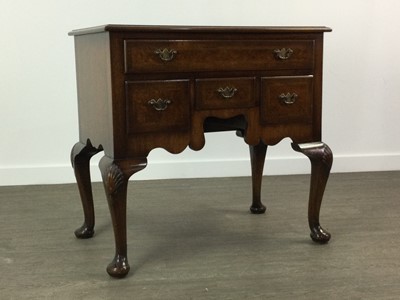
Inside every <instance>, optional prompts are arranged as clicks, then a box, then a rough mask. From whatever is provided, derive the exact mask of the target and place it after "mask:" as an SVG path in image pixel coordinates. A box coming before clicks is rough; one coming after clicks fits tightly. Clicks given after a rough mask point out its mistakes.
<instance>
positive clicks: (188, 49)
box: [124, 40, 314, 73]
mask: <svg viewBox="0 0 400 300" xmlns="http://www.w3.org/2000/svg"><path fill="white" fill-rule="evenodd" d="M124 46H125V72H126V73H143V72H145V73H146V72H199V71H215V70H218V71H246V70H261V71H265V70H282V69H311V68H313V65H314V60H313V57H314V41H312V40H295V41H293V40H290V41H289V40H230V41H221V40H207V41H198V40H178V41H177V40H174V41H169V40H165V41H164V40H154V41H153V40H125V45H124Z"/></svg>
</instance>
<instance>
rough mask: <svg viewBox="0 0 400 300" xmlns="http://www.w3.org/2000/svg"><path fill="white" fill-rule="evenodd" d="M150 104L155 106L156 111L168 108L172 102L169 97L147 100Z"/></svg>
mask: <svg viewBox="0 0 400 300" xmlns="http://www.w3.org/2000/svg"><path fill="white" fill-rule="evenodd" d="M147 103H148V104H149V105H151V106H153V108H154V109H155V110H156V111H163V110H166V109H167V107H168V105H169V104H171V103H172V101H171V100H168V99H161V98H158V99H157V100H156V99H151V100H149V101H148V102H147Z"/></svg>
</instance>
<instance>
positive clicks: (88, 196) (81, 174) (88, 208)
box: [71, 141, 102, 239]
mask: <svg viewBox="0 0 400 300" xmlns="http://www.w3.org/2000/svg"><path fill="white" fill-rule="evenodd" d="M100 151H102V149H101V147H99V148H94V147H93V146H92V144H91V143H90V141H88V142H87V144H86V145H85V144H83V143H81V142H78V143H76V144H75V145H74V147H73V148H72V150H71V164H72V167H73V168H74V173H75V178H76V182H77V184H78V189H79V194H80V196H81V201H82V207H83V214H84V221H83V224H82V226H81V227H79V228H78V229H76V230H75V236H76V237H77V238H79V239H87V238H91V237H92V236H93V234H94V223H95V217H94V206H93V194H92V183H91V180H90V164H89V163H90V159H91V157H92V156H93V155H95V154H97V153H99V152H100Z"/></svg>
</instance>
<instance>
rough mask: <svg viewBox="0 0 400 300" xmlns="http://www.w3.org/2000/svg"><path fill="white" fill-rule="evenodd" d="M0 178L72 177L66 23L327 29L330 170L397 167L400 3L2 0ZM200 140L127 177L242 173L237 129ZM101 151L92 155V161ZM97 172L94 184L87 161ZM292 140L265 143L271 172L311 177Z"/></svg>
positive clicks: (73, 127) (73, 112)
mask: <svg viewBox="0 0 400 300" xmlns="http://www.w3.org/2000/svg"><path fill="white" fill-rule="evenodd" d="M1 3H2V5H1V10H0V37H1V48H0V92H1V93H0V97H1V98H0V104H1V106H0V124H1V126H0V185H18V184H39V183H60V182H73V181H74V178H73V172H72V169H71V167H70V162H69V152H70V149H71V147H72V145H73V144H74V143H75V142H76V141H77V140H78V126H77V122H78V120H77V105H76V87H75V66H74V48H73V38H72V37H68V36H67V32H68V31H70V30H72V29H77V28H81V27H89V26H94V25H101V24H107V23H115V24H178V25H325V26H330V27H332V28H333V30H334V31H333V32H332V33H327V34H326V35H325V61H324V67H325V69H324V107H323V140H324V141H325V142H326V143H327V144H329V145H330V146H331V148H332V150H333V152H334V155H335V161H334V167H333V171H334V172H349V171H369V170H372V171H375V170H395V169H400V139H399V137H400V132H399V131H400V129H399V125H398V124H399V122H398V113H399V111H400V96H399V84H400V63H399V57H398V56H399V55H400V54H399V53H400V41H399V38H398V37H399V36H400V18H398V15H399V13H400V1H398V0H385V1H382V0H353V1H348V0H337V1H320V0H280V1H267V0H258V1H257V0H247V1H242V0H240V1H239V0H219V1H215V0H207V1H206V0H197V1H185V0H157V1H155V0H113V1H109V0H107V1H105V0H96V1H84V0H79V1H78V0H68V1H65V0H64V1H54V0H37V1H26V0H24V1H22V0H2V2H1ZM206 138H207V142H206V147H205V149H203V150H202V151H200V152H193V151H191V150H188V151H185V152H184V153H182V154H180V155H176V156H174V155H171V154H168V153H166V152H165V151H163V150H155V151H153V152H152V153H151V154H150V157H149V162H150V163H149V166H148V167H147V169H145V170H144V171H142V172H140V173H138V174H136V175H135V178H137V179H138V178H140V179H152V178H168V177H204V176H229V175H234V176H237V175H240V176H241V175H244V176H246V175H249V174H250V167H249V163H248V150H247V147H246V145H245V144H244V143H243V142H242V141H241V140H240V139H238V138H236V137H235V135H234V134H233V133H230V134H221V133H216V134H210V135H208V136H207V137H206ZM98 159H99V157H95V159H94V160H93V163H94V166H95V165H96V161H98ZM94 171H95V172H94V174H93V179H94V180H99V179H100V176H99V173H98V171H97V168H96V167H94ZM308 172H309V164H308V161H307V159H306V158H304V157H303V156H302V155H301V154H298V153H294V152H293V151H292V150H291V148H290V145H289V141H288V140H284V141H283V142H281V143H280V144H279V145H277V146H275V147H270V149H269V158H268V161H267V165H266V173H267V174H289V173H308Z"/></svg>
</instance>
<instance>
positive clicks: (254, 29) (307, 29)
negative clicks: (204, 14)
mask: <svg viewBox="0 0 400 300" xmlns="http://www.w3.org/2000/svg"><path fill="white" fill-rule="evenodd" d="M105 31H109V32H126V31H136V32H160V31H162V32H171V33H172V32H175V33H179V32H182V33H183V32H188V31H192V32H203V33H211V32H213V33H218V32H219V33H232V32H236V33H318V32H330V31H332V29H331V28H329V27H325V26H171V25H116V24H108V25H101V26H96V27H89V28H83V29H77V30H73V31H71V32H69V33H68V34H69V35H84V34H91V33H98V32H105Z"/></svg>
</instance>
